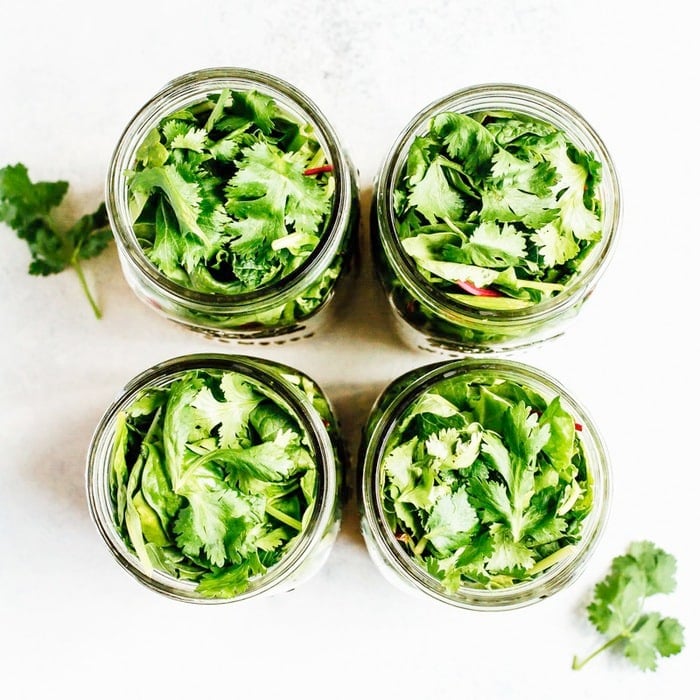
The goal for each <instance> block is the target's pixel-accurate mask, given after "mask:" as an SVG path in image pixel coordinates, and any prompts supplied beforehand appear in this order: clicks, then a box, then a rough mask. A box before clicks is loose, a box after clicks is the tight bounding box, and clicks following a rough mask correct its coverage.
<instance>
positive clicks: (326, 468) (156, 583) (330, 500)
mask: <svg viewBox="0 0 700 700" xmlns="http://www.w3.org/2000/svg"><path fill="white" fill-rule="evenodd" d="M195 370H204V371H206V370H223V371H233V372H238V373H240V374H244V375H245V376H246V378H247V379H249V380H251V381H252V382H253V384H254V385H256V384H257V385H260V386H264V387H266V388H267V389H268V390H269V391H270V392H272V393H273V394H274V395H275V396H276V397H278V398H281V399H282V401H283V402H284V403H285V404H286V405H287V406H288V408H289V409H290V410H291V412H292V413H293V414H294V416H295V417H296V418H297V419H298V420H299V423H300V425H301V427H302V429H303V431H304V433H305V436H306V437H307V439H308V441H309V447H310V449H311V452H312V454H313V455H314V458H315V460H316V462H317V478H318V481H317V489H318V492H317V498H316V502H315V503H314V506H313V508H314V510H313V511H312V513H311V516H310V518H309V525H308V527H307V530H306V532H304V531H302V532H301V533H300V534H299V540H298V541H297V542H296V544H295V545H294V547H292V549H291V550H290V551H289V552H287V553H286V554H285V555H284V556H283V558H282V559H281V560H280V561H279V562H278V563H276V564H275V565H273V566H272V567H270V568H269V569H268V570H267V571H266V572H265V573H264V574H262V575H261V576H258V577H254V578H253V579H252V580H251V585H250V586H249V587H248V589H246V591H244V592H243V593H241V594H240V595H237V596H235V597H232V598H208V597H204V596H200V595H198V594H197V593H196V591H195V585H194V583H193V582H187V581H182V580H180V579H177V578H176V577H174V576H171V575H170V574H168V573H166V572H164V571H160V570H158V569H155V568H154V569H153V570H152V571H150V572H149V571H146V570H145V569H144V567H143V566H142V564H141V562H140V560H139V559H138V557H137V556H136V555H135V554H134V553H133V552H132V551H130V550H129V548H128V547H127V546H126V544H125V543H124V540H123V539H122V537H121V536H120V535H119V533H118V532H117V531H116V528H115V526H114V522H113V509H114V507H113V504H112V501H111V496H110V494H109V485H108V483H109V482H108V478H109V460H110V457H111V449H112V446H113V443H114V422H115V420H116V416H117V414H118V413H119V412H120V411H122V410H125V409H126V408H128V406H130V405H131V403H132V402H133V400H134V398H135V397H136V396H137V395H138V393H139V392H140V391H142V390H143V389H146V388H148V387H154V386H158V387H163V386H168V385H169V384H171V383H172V382H173V381H176V380H177V379H178V377H180V376H181V375H182V374H183V373H185V372H188V371H195ZM272 370H274V371H278V372H282V373H286V372H289V373H299V371H298V370H296V369H294V368H293V367H291V366H289V365H285V364H282V363H280V362H276V361H273V360H267V359H261V358H254V357H249V356H245V355H227V354H223V353H194V354H189V355H181V356H178V357H173V358H170V359H167V360H164V361H161V362H159V363H157V364H155V365H153V366H152V367H149V368H147V369H145V370H143V371H142V372H140V373H139V374H137V375H136V376H135V377H133V378H132V379H130V380H129V381H128V382H127V384H126V385H125V386H124V388H123V389H122V390H121V392H119V394H118V395H117V397H116V398H115V399H114V400H113V401H112V403H111V404H110V405H109V407H108V408H107V409H106V410H105V411H104V413H103V415H102V417H101V418H100V421H99V423H98V424H97V427H96V428H95V430H94V432H93V435H92V439H91V441H90V446H89V449H88V455H87V460H86V462H87V467H86V471H85V484H86V493H87V500H88V508H89V511H90V516H91V519H92V521H93V523H94V525H95V527H96V528H97V530H98V532H99V533H100V535H101V536H102V538H103V540H104V542H105V543H106V545H107V547H108V549H109V551H110V552H111V554H112V556H113V557H114V558H115V559H116V561H117V562H118V563H119V564H120V565H121V567H122V568H123V569H125V570H126V571H127V572H128V573H129V574H131V576H133V577H134V578H136V579H137V580H138V581H140V582H141V583H143V584H145V585H146V586H147V587H149V588H151V589H152V590H155V591H157V592H158V593H161V594H163V595H165V596H167V597H170V598H173V599H176V600H180V601H183V602H188V603H202V604H214V605H215V604H223V603H231V602H236V601H239V600H246V599H249V598H252V597H254V596H256V595H259V594H261V593H265V592H266V591H268V590H270V589H272V588H274V587H275V586H277V585H278V584H280V583H281V582H283V581H284V580H286V579H288V578H289V577H290V576H291V575H293V574H294V572H295V571H297V570H298V569H299V568H300V567H301V566H302V565H303V564H304V562H305V560H306V558H307V556H308V555H310V554H311V552H312V551H313V550H314V548H315V547H316V545H317V544H318V543H319V542H320V541H321V539H322V538H323V536H324V532H325V529H326V526H327V524H328V522H329V521H330V519H331V518H332V515H333V508H334V493H335V491H336V489H337V486H338V484H337V478H336V472H335V466H334V465H335V461H334V460H335V458H334V450H333V445H332V443H331V439H330V436H329V435H328V432H327V431H326V429H325V426H324V424H323V421H322V419H321V417H320V416H319V414H318V413H317V412H316V410H315V409H314V408H313V406H312V404H311V402H310V401H309V399H308V398H307V397H306V396H305V394H304V393H303V392H302V391H301V390H299V389H297V388H296V387H295V386H294V385H293V384H292V383H291V382H287V381H284V380H282V379H280V378H278V377H276V376H275V375H274V373H273V371H272Z"/></svg>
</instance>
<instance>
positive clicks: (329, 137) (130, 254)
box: [106, 67, 359, 344]
mask: <svg viewBox="0 0 700 700" xmlns="http://www.w3.org/2000/svg"><path fill="white" fill-rule="evenodd" d="M225 91H228V92H227V93H225ZM231 93H233V94H244V93H250V94H255V95H258V96H262V98H263V99H264V100H267V99H270V100H272V101H274V105H275V109H278V110H279V114H281V115H282V117H280V120H281V121H280V123H282V124H283V125H284V127H285V128H289V129H297V128H298V127H299V128H298V131H299V132H301V133H303V134H305V135H306V136H308V137H309V138H313V139H314V140H315V141H317V142H318V144H319V146H320V150H319V154H320V155H322V156H325V157H324V158H322V159H320V160H319V161H318V162H319V163H320V162H321V160H323V162H324V163H326V166H325V167H326V168H327V169H328V168H330V169H331V170H332V172H331V175H330V176H326V177H329V179H330V180H332V188H333V191H332V200H331V203H330V211H329V213H328V214H327V216H326V218H325V224H324V226H325V228H323V230H322V231H320V232H319V235H320V240H319V241H318V243H317V245H316V246H315V247H314V248H313V250H312V252H311V253H310V254H308V251H307V252H306V253H304V254H308V257H306V258H305V259H304V260H303V262H302V263H301V264H299V265H298V267H296V268H294V269H292V270H291V271H288V270H286V269H284V271H283V275H282V276H281V277H278V278H276V279H274V280H273V281H271V282H269V283H263V284H262V285H261V286H259V287H256V288H254V289H252V290H247V289H246V290H244V291H242V292H240V293H239V292H237V293H229V292H228V291H225V290H224V291H220V290H219V289H218V287H217V282H218V280H212V279H211V278H209V279H208V288H207V289H206V290H205V291H202V290H201V289H199V288H197V285H194V286H193V285H192V284H190V283H189V282H188V283H187V284H185V283H183V282H182V281H181V280H179V279H174V278H173V277H172V276H169V275H166V274H164V272H163V270H162V269H160V268H159V266H157V265H156V264H154V262H153V256H151V257H149V256H148V255H146V254H145V253H144V248H143V246H142V241H141V240H140V239H141V238H142V234H141V232H140V231H139V230H138V227H137V226H135V224H134V216H133V213H134V207H135V206H136V205H138V206H137V207H136V208H137V209H138V207H141V206H143V198H142V195H139V196H138V197H136V198H135V197H134V196H132V194H131V193H130V191H129V178H130V177H131V176H132V175H133V172H134V170H135V169H136V167H137V164H138V163H141V162H142V161H143V160H144V159H145V158H149V157H151V156H150V155H149V154H151V153H156V156H155V157H154V158H157V157H158V153H159V151H158V150H157V149H158V144H156V145H155V149H156V150H155V151H154V150H153V149H151V150H150V151H149V148H150V147H149V148H147V146H148V144H149V143H150V141H148V139H152V138H153V134H154V133H155V129H156V128H157V127H159V125H164V126H163V128H164V129H165V132H166V136H164V137H163V138H166V140H167V139H168V138H171V140H170V143H171V144H172V142H173V141H172V139H175V138H178V135H177V134H174V133H172V134H171V133H170V132H168V131H167V129H168V126H167V120H168V117H170V116H177V115H178V114H179V115H182V114H184V113H185V112H186V110H188V109H191V108H192V107H193V105H201V104H203V103H206V101H207V100H210V101H211V105H212V106H211V107H210V109H209V113H210V115H211V114H212V113H213V112H214V110H215V109H216V105H215V103H214V100H215V99H217V97H221V96H222V94H229V95H230V94H231ZM255 99H259V98H255ZM261 104H262V106H259V105H258V104H257V103H256V104H252V106H250V105H247V103H244V105H243V107H241V109H247V110H249V111H252V113H254V114H257V112H256V110H259V111H260V114H261V115H262V116H260V117H259V120H264V119H266V118H267V117H266V116H265V111H264V110H266V109H268V107H267V106H266V104H265V103H264V102H263V103H261ZM197 108H198V109H200V108H201V107H197ZM234 120H235V117H232V118H230V119H229V123H230V124H231V127H230V129H231V130H229V132H227V136H226V138H225V139H221V142H223V143H228V142H231V143H234V142H236V139H239V138H240V135H238V134H237V132H236V130H235V128H234V127H236V125H237V123H233V121H234ZM289 124H292V126H291V127H290V126H289ZM305 125H308V127H307V126H305ZM263 126H264V124H263ZM172 129H173V131H174V130H175V128H174V127H172ZM205 130H206V129H199V130H197V129H195V130H193V132H192V133H191V134H190V135H187V134H179V136H180V139H181V140H180V141H178V142H177V143H178V145H180V146H182V148H180V149H179V150H178V151H177V153H178V155H177V156H176V157H177V158H182V157H188V158H193V157H196V158H197V159H199V158H200V157H203V156H202V155H201V153H199V151H198V150H197V149H200V150H201V143H200V142H198V141H197V139H200V138H201V136H202V133H201V132H202V131H205ZM307 132H309V133H307ZM210 133H212V132H210ZM290 133H291V132H290ZM294 133H297V131H294ZM190 136H192V137H193V138H192V139H190ZM244 136H245V137H248V135H246V134H244ZM285 138H286V139H287V140H289V139H290V138H291V136H289V137H285ZM262 140H264V139H262ZM243 143H244V144H247V145H250V144H249V143H248V142H245V141H244V142H243ZM144 144H146V145H144ZM151 146H153V144H151ZM160 146H161V147H162V144H160ZM210 146H211V144H208V145H207V147H208V148H210ZM228 147H229V148H234V146H228ZM236 147H238V146H236ZM213 148H215V149H218V150H216V153H217V154H220V153H221V152H224V150H225V149H224V148H223V147H222V146H221V145H220V144H219V145H218V146H214V147H213ZM139 149H141V150H139ZM188 149H189V150H188ZM210 150H211V148H210ZM144 153H145V154H146V155H144ZM181 153H187V154H189V155H188V156H181V155H179V154H181ZM192 154H194V156H192ZM285 155H286V154H285ZM204 156H205V157H206V158H207V159H208V162H209V163H211V162H212V161H217V162H216V163H215V166H212V167H216V168H218V167H220V165H219V163H218V158H219V157H223V156H220V155H217V156H212V154H211V153H209V152H205V154H204ZM173 157H175V156H170V158H171V159H172V158H173ZM229 157H230V156H229V155H227V156H226V158H229ZM243 157H244V156H242V155H241V151H239V152H238V155H236V156H235V158H243ZM284 157H285V156H284V155H283V156H282V157H281V158H280V162H282V161H283V160H284ZM155 163H156V165H158V166H159V167H158V168H154V170H157V171H158V172H159V173H160V174H163V177H162V178H160V177H154V176H149V177H150V179H149V180H148V182H146V184H145V186H146V187H149V188H151V189H152V190H153V191H156V190H158V188H159V187H160V188H162V189H163V191H165V190H166V189H168V188H169V187H170V185H171V184H172V183H173V181H175V180H177V179H178V177H179V176H178V172H176V171H173V172H170V173H168V172H167V169H168V168H169V167H171V166H172V167H174V166H173V164H172V163H170V161H168V162H167V163H166V164H165V165H164V166H163V167H160V166H161V162H160V161H159V160H157V159H156V160H155ZM272 170H274V168H273V169H272ZM317 171H318V168H310V169H309V170H308V171H305V173H304V174H307V172H308V173H315V172H317ZM321 171H323V166H321ZM268 172H271V171H268ZM171 175H172V177H171ZM293 175H298V173H293ZM316 177H320V175H317V176H316ZM187 178H189V180H190V181H189V182H183V181H179V184H180V185H182V187H183V188H184V189H183V190H182V194H183V197H184V199H185V200H186V199H187V196H189V195H188V194H187V188H190V190H189V194H190V195H192V196H194V197H195V199H197V198H199V199H202V198H204V199H206V198H207V197H209V195H210V194H211V193H206V192H203V191H202V190H201V189H200V191H199V192H198V193H197V192H195V193H194V194H192V193H193V191H192V189H191V188H192V187H195V188H196V186H197V185H196V184H195V185H193V184H192V180H194V181H196V177H194V176H193V177H190V176H189V175H188V174H187V173H185V179H187ZM290 182H291V180H290ZM173 187H174V188H175V189H177V188H176V187H175V185H173ZM290 187H291V185H290ZM250 188H253V189H254V188H255V183H250V182H246V183H244V184H243V185H242V188H241V191H242V190H245V192H243V194H242V197H243V201H242V202H241V203H240V207H239V209H240V211H239V214H240V216H239V219H240V220H241V221H243V222H244V223H243V225H242V227H241V228H242V229H243V228H245V221H246V215H245V213H243V214H241V212H245V211H247V208H249V205H250V201H251V200H253V199H255V198H259V197H261V195H264V194H265V193H263V192H262V191H256V192H253V191H252V190H250ZM263 189H264V188H263ZM270 189H273V188H267V191H268V193H269V191H270ZM248 190H250V191H248ZM178 191H180V190H178ZM300 196H301V195H300ZM179 197H180V195H179V194H177V192H176V194H175V195H173V198H174V199H178V198H179ZM166 198H167V196H166ZM135 199H138V200H139V201H136V202H135ZM169 201H170V200H169ZM106 204H107V210H108V214H109V218H110V223H111V225H112V228H113V230H114V233H115V239H116V243H117V248H118V252H119V259H120V262H121V266H122V270H123V273H124V276H125V278H126V281H127V282H128V284H129V286H130V287H131V288H132V290H133V291H134V292H135V294H136V295H137V296H138V297H139V298H140V299H141V300H142V301H143V302H145V303H146V304H147V305H148V306H150V307H151V308H153V309H154V310H155V311H157V312H158V313H160V314H161V315H163V316H165V317H166V318H169V319H170V320H173V321H176V322H178V323H180V324H183V325H185V326H188V327H189V328H191V329H192V330H196V331H199V332H202V333H204V334H206V335H211V336H215V337H219V338H221V339H229V340H237V341H240V342H241V343H245V342H260V343H265V344H267V343H269V342H283V341H285V340H289V339H298V338H301V337H307V336H309V335H312V334H313V333H314V332H316V331H317V330H319V329H320V328H321V327H323V326H324V325H325V324H326V323H328V322H330V321H331V320H332V319H331V313H330V311H331V309H333V310H335V311H340V309H339V306H340V305H342V303H343V300H342V298H340V297H341V296H342V294H340V292H342V287H343V286H344V284H343V280H344V278H345V277H347V276H348V272H349V270H350V268H351V266H352V261H353V257H354V253H355V249H356V236H357V226H358V206H359V205H358V193H357V173H356V170H355V168H354V166H353V165H352V163H351V161H350V159H349V158H348V156H347V154H346V153H345V151H344V150H343V148H342V147H341V144H340V142H339V139H338V137H337V135H336V133H335V131H334V130H333V128H332V127H331V125H330V124H329V122H328V120H327V119H326V117H325V116H324V115H323V114H322V113H321V111H320V110H319V109H318V107H317V106H316V105H315V104H314V103H313V102H311V100H309V98H308V97H306V96H305V95H304V94H302V93H301V92H300V91H299V90H297V89H296V88H295V87H293V86H292V85H290V84H288V83H286V82H284V81H282V80H280V79H278V78H276V77H274V76H271V75H268V74H265V73H261V72H258V71H252V70H246V69H241V68H228V67H222V68H211V69H205V70H199V71H195V72H192V73H188V74H186V75H183V76H181V77H178V78H176V79H175V80H173V81H171V82H170V83H168V84H167V85H166V86H165V87H163V89H162V90H160V91H159V92H158V93H157V94H156V95H154V96H153V97H152V98H151V99H150V100H149V101H148V102H147V103H146V104H145V105H144V106H143V107H142V108H141V109H140V110H139V111H138V113H137V114H136V115H135V116H134V117H133V119H132V120H131V121H130V123H129V124H128V126H127V127H126V129H125V130H124V132H123V134H122V135H121V137H120V139H119V142H118V144H117V146H116V148H115V151H114V154H113V156H112V159H111V162H110V165H109V172H108V177H107V184H106ZM178 206H179V202H177V201H176V202H175V207H174V208H173V210H174V211H176V212H177V210H178ZM206 206H208V207H210V208H211V206H213V205H212V202H211V199H209V200H208V203H207V204H206ZM182 209H183V211H179V216H178V223H179V224H180V226H183V225H186V226H189V227H190V228H192V229H200V228H201V222H202V218H201V217H200V218H196V216H197V214H196V212H195V214H194V215H191V214H192V212H191V211H189V210H188V209H187V208H186V207H182ZM209 214H211V212H209ZM204 215H206V212H205V214H203V216H204ZM314 215H315V214H314ZM156 216H161V218H162V219H167V217H168V216H170V217H171V219H172V218H173V215H172V213H171V212H170V211H168V212H166V213H165V214H157V215H156V214H154V216H153V218H154V220H155V222H156V224H155V225H156V226H157V225H158V220H157V218H156ZM194 219H196V220H194ZM182 221H185V222H186V224H183V223H182ZM248 221H249V222H250V219H248ZM227 225H228V226H230V222H229V224H227ZM295 226H296V225H294V226H292V225H291V224H290V223H289V222H288V221H286V222H280V223H279V226H277V228H280V229H285V231H284V232H282V233H277V232H275V233H274V234H272V235H273V237H277V236H278V235H280V236H281V235H282V234H283V233H294V231H295ZM299 227H300V226H299ZM152 228H154V226H152ZM247 230H248V229H246V231H247ZM155 235H158V234H157V231H156V234H155ZM187 235H190V234H189V233H188V234H187ZM217 235H218V234H217ZM246 235H247V234H246V233H245V232H244V233H243V237H245V236H246ZM297 238H300V240H295V241H294V242H293V244H294V245H292V243H290V248H289V249H290V250H292V249H294V246H297V247H302V248H303V245H304V244H305V240H304V236H303V235H302V234H301V233H300V234H299V236H297ZM285 240H287V239H285ZM261 241H262V239H261ZM268 243H269V242H268ZM306 244H308V238H307V239H306ZM255 245H256V246H257V245H262V243H261V242H260V241H258V242H257V243H255ZM285 245H286V243H285ZM222 255H223V256H224V257H226V256H228V255H229V251H227V250H224V252H223V253H222V252H221V251H218V252H217V253H216V256H217V257H216V259H210V260H209V263H210V267H211V266H214V267H217V266H218V268H220V267H221V261H220V259H219V258H220V257H221V256H222ZM229 257H230V256H229ZM187 264H188V265H189V263H187ZM250 264H251V265H252V266H253V267H255V265H257V263H256V262H255V261H252V262H251V263H250ZM200 265H201V263H197V264H196V265H194V271H195V272H198V270H199V271H201V267H198V266H200ZM245 265H248V262H246V263H245ZM253 272H254V273H256V274H257V270H253ZM345 286H346V285H345ZM222 288H223V285H222ZM334 297H337V298H335V299H334ZM331 301H333V302H334V303H331Z"/></svg>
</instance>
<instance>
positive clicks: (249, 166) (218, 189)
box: [127, 89, 335, 295]
mask: <svg viewBox="0 0 700 700" xmlns="http://www.w3.org/2000/svg"><path fill="white" fill-rule="evenodd" d="M325 160H326V154H325V152H324V150H323V148H322V147H321V146H320V144H319V142H318V139H317V136H316V134H315V133H314V129H313V126H312V125H311V124H308V123H300V122H298V121H296V120H295V119H294V118H292V117H291V115H289V114H287V113H286V112H284V111H283V110H282V109H281V108H280V107H279V105H278V104H277V103H276V102H275V100H273V99H272V98H271V97H269V96H267V95H264V94H261V93H260V92H257V91H255V90H251V91H247V92H238V91H234V90H230V89H224V90H222V91H221V92H220V93H218V94H212V95H210V96H209V98H208V99H205V100H202V101H200V102H197V103H195V104H192V105H190V106H189V107H187V108H185V109H181V110H179V111H178V112H176V113H173V114H169V115H167V116H165V117H164V118H163V119H162V120H161V121H160V123H159V124H158V125H157V127H156V128H155V129H153V130H152V131H151V132H150V134H149V135H148V136H147V137H146V139H145V140H144V141H143V143H142V144H141V146H140V147H139V149H138V151H137V153H136V158H135V163H134V164H133V168H132V170H131V171H130V172H129V173H127V179H128V188H129V195H130V208H131V216H132V218H133V223H134V229H135V231H136V234H137V237H138V240H139V243H140V244H141V246H142V248H143V251H144V253H145V254H146V256H147V257H148V258H149V259H150V260H151V262H152V263H153V264H154V265H155V266H156V267H157V268H158V269H159V270H160V271H161V272H162V273H163V274H164V275H165V276H166V277H168V278H169V279H171V280H172V281H174V282H176V283H178V284H181V285H183V286H185V287H187V288H189V289H192V290H195V291H199V292H204V293H217V294H227V295H237V294H243V293H247V292H251V291H254V290H256V289H259V288H261V287H264V286H267V285H271V284H274V283H275V282H277V281H279V280H281V279H283V278H284V277H286V276H288V275H289V274H290V273H291V272H292V271H294V270H295V269H297V268H298V267H299V266H300V265H301V264H302V263H303V262H304V261H305V260H306V259H307V258H308V257H309V255H310V254H311V253H312V252H313V250H314V249H315V248H316V247H317V246H318V244H319V242H320V240H321V238H322V236H323V234H324V231H325V228H326V225H327V223H328V219H329V215H330V212H331V208H332V200H333V193H334V182H335V181H334V177H333V167H332V164H328V163H325Z"/></svg>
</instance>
